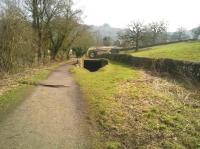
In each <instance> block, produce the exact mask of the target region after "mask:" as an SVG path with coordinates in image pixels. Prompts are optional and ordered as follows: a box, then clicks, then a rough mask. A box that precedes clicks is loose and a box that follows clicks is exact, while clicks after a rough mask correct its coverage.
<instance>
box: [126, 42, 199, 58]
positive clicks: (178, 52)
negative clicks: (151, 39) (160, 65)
mask: <svg viewBox="0 0 200 149" xmlns="http://www.w3.org/2000/svg"><path fill="white" fill-rule="evenodd" d="M140 50H141V51H139V52H131V51H128V53H129V54H131V55H133V56H138V57H149V58H170V59H176V60H185V61H194V62H200V42H199V41H198V42H182V43H176V44H169V45H162V46H155V47H150V48H144V49H140Z"/></svg>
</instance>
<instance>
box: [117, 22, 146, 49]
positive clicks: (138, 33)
mask: <svg viewBox="0 0 200 149" xmlns="http://www.w3.org/2000/svg"><path fill="white" fill-rule="evenodd" d="M144 32H145V26H144V25H143V23H142V22H140V21H137V22H132V23H131V24H130V25H128V28H127V29H126V31H125V32H124V33H122V34H120V35H119V36H120V37H119V38H120V39H121V40H124V41H125V42H128V43H130V44H131V45H135V47H136V51H138V49H139V42H141V41H142V40H143V37H144Z"/></svg>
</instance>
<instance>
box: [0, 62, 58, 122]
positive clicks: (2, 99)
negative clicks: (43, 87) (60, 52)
mask: <svg viewBox="0 0 200 149" xmlns="http://www.w3.org/2000/svg"><path fill="white" fill-rule="evenodd" d="M59 65H60V64H58V63H54V64H51V65H49V66H43V67H41V68H37V69H36V68H33V69H29V70H27V71H25V72H22V73H19V74H16V75H11V76H8V78H7V79H5V80H1V82H0V83H3V84H2V86H1V88H0V120H1V119H2V118H3V117H4V116H5V115H6V114H7V113H8V112H9V111H11V110H12V109H14V107H15V106H16V105H17V104H19V103H20V101H22V100H23V99H24V97H25V96H26V95H28V93H29V92H30V91H31V89H32V88H33V86H32V85H33V84H37V83H38V82H39V81H41V80H43V79H45V78H46V77H47V76H48V75H49V74H50V72H51V71H52V70H53V69H55V68H56V67H58V66H59ZM9 82H10V83H9Z"/></svg>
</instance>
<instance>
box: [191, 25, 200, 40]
mask: <svg viewBox="0 0 200 149" xmlns="http://www.w3.org/2000/svg"><path fill="white" fill-rule="evenodd" d="M192 34H193V39H198V38H199V36H200V26H198V27H196V28H194V29H192Z"/></svg>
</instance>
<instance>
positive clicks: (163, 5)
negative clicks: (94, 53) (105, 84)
mask: <svg viewBox="0 0 200 149" xmlns="http://www.w3.org/2000/svg"><path fill="white" fill-rule="evenodd" d="M74 2H75V5H76V7H78V8H80V9H82V10H83V12H84V15H83V20H84V23H85V24H88V25H97V26H100V25H103V24H104V23H108V24H110V25H111V26H112V27H117V28H125V27H126V26H127V25H128V24H130V22H131V21H135V20H136V21H137V20H139V21H142V22H144V23H150V22H152V21H165V22H166V23H167V24H168V30H169V31H175V30H176V29H177V28H179V27H184V28H186V29H192V28H194V27H196V26H198V25H200V0H74Z"/></svg>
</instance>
